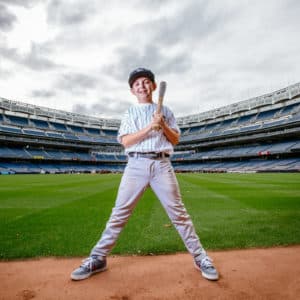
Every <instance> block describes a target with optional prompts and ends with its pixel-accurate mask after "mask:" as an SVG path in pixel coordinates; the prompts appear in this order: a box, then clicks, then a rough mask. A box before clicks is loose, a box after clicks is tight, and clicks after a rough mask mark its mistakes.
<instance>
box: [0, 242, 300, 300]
mask: <svg viewBox="0 0 300 300" xmlns="http://www.w3.org/2000/svg"><path fill="white" fill-rule="evenodd" d="M209 254H210V256H211V257H212V258H213V259H214V263H215V265H216V266H217V267H218V270H219V271H220V274H221V278H220V280H219V281H217V282H210V281H208V280H206V279H204V278H202V276H201V275H200V274H199V272H198V271H197V270H196V269H195V268H194V266H193V263H192V259H191V257H190V255H189V254H175V255H161V256H144V257H142V256H130V257H123V256H117V257H109V259H108V267H109V269H108V270H107V271H106V272H103V273H100V274H97V275H95V276H93V277H91V278H89V279H87V280H84V281H80V282H74V281H71V280H70V279H69V275H70V272H71V271H72V270H73V269H74V268H75V267H77V266H78V265H79V264H80V262H81V258H70V259H59V258H43V259H37V260H26V261H13V262H0V299H1V300H2V299H3V300H4V299H5V300H7V299H26V300H28V299H43V300H45V299H55V300H59V299H85V300H93V299H97V300H99V299H107V300H132V299H157V300H164V299H170V300H171V299H172V300H176V299H178V300H179V299H195V300H196V299H197V300H198V299H300V246H292V247H280V248H268V249H250V250H234V251H216V252H209Z"/></svg>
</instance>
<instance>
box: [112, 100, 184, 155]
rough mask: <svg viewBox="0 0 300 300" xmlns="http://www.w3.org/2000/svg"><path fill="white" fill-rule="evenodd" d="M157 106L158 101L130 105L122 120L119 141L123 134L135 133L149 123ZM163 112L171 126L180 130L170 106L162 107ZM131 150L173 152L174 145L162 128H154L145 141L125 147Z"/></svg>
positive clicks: (127, 151) (126, 150)
mask: <svg viewBox="0 0 300 300" xmlns="http://www.w3.org/2000/svg"><path fill="white" fill-rule="evenodd" d="M156 108H157V104H156V103H138V104H136V105H133V106H131V107H129V108H128V110H127V111H126V112H125V114H124V116H123V119H122V121H121V126H120V129H119V133H118V141H119V142H120V141H121V137H122V136H123V135H126V134H131V133H135V132H137V131H139V130H141V129H143V128H145V127H146V126H147V125H149V124H150V123H151V120H152V116H153V114H154V112H155V111H156ZM162 114H163V116H164V118H165V122H166V123H167V124H168V125H169V127H171V128H172V129H174V130H176V131H178V132H180V129H179V127H178V126H177V124H176V119H175V117H174V114H173V112H172V111H171V110H170V109H169V108H168V107H166V106H163V107H162ZM129 152H167V153H170V154H171V153H172V152H173V145H172V144H171V143H170V142H169V141H168V140H167V138H166V136H165V135H164V134H163V133H162V131H161V130H159V131H155V130H153V131H152V132H151V133H150V134H149V135H148V137H147V138H145V139H144V140H143V141H141V142H139V143H137V144H135V145H132V146H130V147H128V148H126V149H125V153H129Z"/></svg>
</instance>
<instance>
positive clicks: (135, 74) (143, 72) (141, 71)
mask: <svg viewBox="0 0 300 300" xmlns="http://www.w3.org/2000/svg"><path fill="white" fill-rule="evenodd" d="M139 77H147V78H149V79H150V80H151V81H152V82H155V76H154V74H153V73H152V71H150V70H148V69H145V68H137V69H135V70H133V71H132V72H131V73H130V74H129V78H128V83H129V86H130V87H132V85H133V83H134V81H135V80H136V79H138V78H139Z"/></svg>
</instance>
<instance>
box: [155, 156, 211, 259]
mask: <svg viewBox="0 0 300 300" xmlns="http://www.w3.org/2000/svg"><path fill="white" fill-rule="evenodd" d="M150 185H151V188H152V189H153V191H154V192H155V194H156V195H157V197H158V199H159V200H160V202H161V203H162V205H163V207H164V209H165V210H166V212H167V214H168V216H169V218H170V219H171V221H172V223H173V224H174V226H175V228H176V229H177V231H178V233H179V234H180V236H181V238H182V240H183V242H184V244H185V246H186V248H187V249H188V251H189V252H190V253H191V254H192V256H193V257H194V258H196V257H197V259H200V260H201V259H202V258H204V257H205V256H206V252H205V250H204V248H203V247H202V245H201V243H200V240H199V237H198V235H197V234H196V232H195V228H194V225H193V222H192V220H191V218H190V216H189V214H188V213H187V211H186V209H185V206H184V204H183V202H182V200H181V194H180V190H179V185H178V182H177V179H176V176H175V173H174V170H173V167H172V165H171V162H170V161H169V160H166V159H164V160H157V161H156V162H155V165H154V168H153V173H152V177H151V181H150Z"/></svg>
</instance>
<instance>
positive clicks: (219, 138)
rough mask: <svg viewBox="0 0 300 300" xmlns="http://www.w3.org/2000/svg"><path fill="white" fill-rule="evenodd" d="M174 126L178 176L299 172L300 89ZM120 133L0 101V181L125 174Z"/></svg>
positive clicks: (111, 122) (72, 116)
mask: <svg viewBox="0 0 300 300" xmlns="http://www.w3.org/2000/svg"><path fill="white" fill-rule="evenodd" d="M177 122H178V125H179V127H180V129H181V131H182V134H181V139H180V143H179V144H178V145H177V146H176V147H175V152H174V154H173V156H172V162H173V165H174V168H175V170H176V171H178V172H179V171H181V172H276V171H280V172H299V171H300V83H297V84H293V85H290V86H288V87H285V88H283V89H281V90H278V91H275V92H273V93H269V94H265V95H262V96H259V97H256V98H252V99H248V100H245V101H241V102H238V103H234V104H231V105H228V106H224V107H220V108H218V109H215V110H210V111H207V112H204V113H199V114H194V115H189V116H186V117H182V118H178V119H177ZM119 126H120V120H117V119H103V118H96V117H90V116H84V115H81V114H76V113H70V112H66V111H61V110H55V109H50V108H47V107H41V106H36V105H31V104H26V103H22V102H18V101H13V100H8V99H4V98H0V174H19V173H71V172H76V173H77V172H86V173H103V172H122V171H123V169H124V166H125V163H126V159H127V157H126V155H125V154H124V152H123V148H122V147H121V145H120V144H119V143H118V142H117V139H116V136H117V132H118V128H119Z"/></svg>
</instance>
